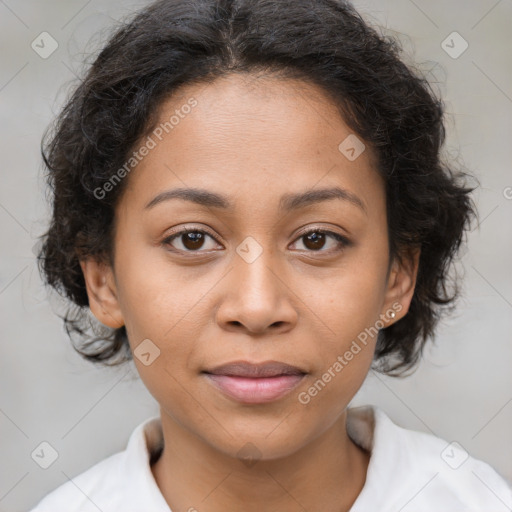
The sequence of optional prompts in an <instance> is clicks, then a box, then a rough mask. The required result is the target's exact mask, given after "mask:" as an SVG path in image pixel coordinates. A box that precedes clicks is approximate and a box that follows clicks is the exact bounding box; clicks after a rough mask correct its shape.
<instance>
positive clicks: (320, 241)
mask: <svg viewBox="0 0 512 512" xmlns="http://www.w3.org/2000/svg"><path fill="white" fill-rule="evenodd" d="M303 238H304V239H305V242H304V245H305V246H306V247H307V248H308V249H311V250H312V251H318V250H319V249H321V248H322V247H323V246H324V245H325V233H319V232H318V231H314V232H312V233H309V234H308V235H303Z"/></svg>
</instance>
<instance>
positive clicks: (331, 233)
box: [162, 228, 352, 254]
mask: <svg viewBox="0 0 512 512" xmlns="http://www.w3.org/2000/svg"><path fill="white" fill-rule="evenodd" d="M186 233H201V234H204V235H208V236H209V237H211V238H212V239H213V240H215V242H217V243H219V242H218V241H217V239H216V238H215V237H214V236H213V235H212V234H211V233H210V232H208V231H205V230H203V229H191V228H185V229H182V230H181V231H178V232H176V233H174V234H172V235H171V236H169V237H167V238H166V239H165V240H163V241H162V244H163V245H165V246H171V242H173V241H174V239H176V238H179V237H180V236H182V235H184V234H186ZM311 233H320V234H323V235H329V236H331V237H332V238H334V239H335V240H336V241H337V242H338V243H339V245H340V247H338V248H337V249H334V250H327V251H324V250H322V249H320V250H318V251H314V250H307V252H312V253H330V252H341V251H342V250H343V249H345V248H346V247H349V246H350V245H352V242H351V241H350V240H348V238H346V237H345V236H343V235H340V234H339V233H335V232H334V231H329V230H326V229H322V228H316V229H315V228H312V229H309V230H308V231H305V232H303V233H301V234H300V236H298V237H297V238H296V239H295V240H296V241H297V240H300V239H301V238H304V237H306V236H308V235H309V234H311ZM171 247H172V246H171ZM171 251H173V252H178V253H191V254H194V253H196V254H200V253H202V252H209V251H201V250H198V251H184V250H182V249H176V248H174V247H172V248H171Z"/></svg>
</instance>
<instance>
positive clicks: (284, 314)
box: [218, 236, 296, 332]
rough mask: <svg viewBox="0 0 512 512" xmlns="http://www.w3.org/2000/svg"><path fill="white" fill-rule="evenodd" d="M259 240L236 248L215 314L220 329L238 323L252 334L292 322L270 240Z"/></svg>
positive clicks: (292, 313)
mask: <svg viewBox="0 0 512 512" xmlns="http://www.w3.org/2000/svg"><path fill="white" fill-rule="evenodd" d="M259 240H261V243H260V241H259ZM259 240H256V238H255V237H251V236H248V237H247V238H245V239H244V240H243V241H242V242H241V243H240V244H239V245H238V247H236V253H237V254H236V255H234V259H233V268H232V271H231V273H230V274H231V278H230V281H229V286H230V290H229V292H228V293H227V294H226V295H225V297H224V299H223V301H222V304H221V306H220V308H219V311H218V315H219V317H218V321H219V322H221V323H222V324H223V326H224V328H226V327H227V326H228V325H233V324H236V325H239V324H241V325H243V326H245V328H247V329H248V330H250V331H252V332H256V331H261V330H264V329H266V328H267V327H270V326H272V325H274V326H278V325H279V326H283V325H285V324H291V323H295V321H296V311H295V309H294V307H293V304H292V303H291V302H290V296H289V293H288V291H287V290H288V288H287V286H286V284H285V283H284V282H283V275H284V272H283V267H282V263H283V262H282V261H280V259H279V257H278V256H279V254H278V252H277V251H275V250H274V248H273V247H271V245H270V244H271V241H270V237H265V236H263V237H260V238H259Z"/></svg>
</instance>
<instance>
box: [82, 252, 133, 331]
mask: <svg viewBox="0 0 512 512" xmlns="http://www.w3.org/2000/svg"><path fill="white" fill-rule="evenodd" d="M80 267H81V268H82V272H83V274H84V279H85V285H86V288H87V295H88V297H89V307H90V308H91V312H92V313H93V314H94V316H95V317H96V318H97V319H98V320H99V321H100V322H101V323H102V324H103V325H106V326H107V327H111V328H114V329H117V328H119V327H122V326H123V325H124V319H123V315H122V313H121V309H120V306H119V301H118V298H117V289H116V286H115V280H114V276H113V272H112V269H111V267H110V266H109V265H107V264H106V263H103V262H100V261H97V260H96V259H94V258H87V259H85V260H80Z"/></svg>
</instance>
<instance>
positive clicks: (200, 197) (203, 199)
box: [144, 187, 367, 214]
mask: <svg viewBox="0 0 512 512" xmlns="http://www.w3.org/2000/svg"><path fill="white" fill-rule="evenodd" d="M171 199H182V200H184V201H190V202H193V203H196V204H199V205H201V206H207V207H212V208H219V209H224V210H233V209H234V204H233V202H232V201H230V200H229V198H228V197H226V196H223V195H221V194H217V193H215V192H210V191H209V190H205V189H200V188H176V189H173V190H166V191H164V192H161V193H160V194H158V195H157V196H156V197H154V198H153V199H151V201H149V203H147V204H146V206H145V207H144V209H145V210H149V209H151V208H153V207H155V206H156V205H157V204H160V203H163V202H164V201H170V200H171ZM333 199H339V200H342V201H348V202H350V203H351V204H353V205H355V206H357V207H358V208H359V209H360V210H362V211H363V212H364V213H365V214H367V211H366V207H365V205H364V203H363V201H362V200H361V199H359V197H358V196H356V195H355V194H354V193H352V192H350V191H348V190H345V189H343V188H340V187H332V188H321V189H317V190H307V191H305V192H299V193H294V194H292V193H288V194H283V196H282V197H281V199H280V201H279V210H280V211H286V212H289V211H293V210H298V209H299V208H305V207H306V206H310V205H312V204H316V203H320V202H323V201H331V200H333Z"/></svg>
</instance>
